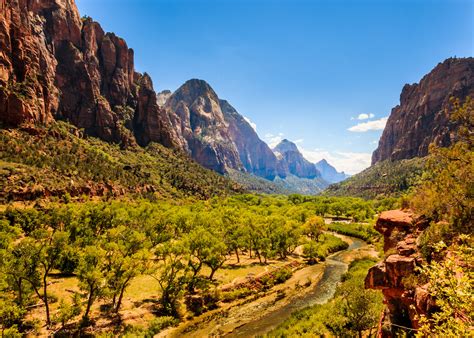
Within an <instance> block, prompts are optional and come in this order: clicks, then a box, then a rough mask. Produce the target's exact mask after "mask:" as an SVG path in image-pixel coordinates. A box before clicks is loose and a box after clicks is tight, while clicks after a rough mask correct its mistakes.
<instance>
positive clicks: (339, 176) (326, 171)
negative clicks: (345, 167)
mask: <svg viewBox="0 0 474 338" xmlns="http://www.w3.org/2000/svg"><path fill="white" fill-rule="evenodd" d="M315 165H316V169H318V170H319V172H320V173H321V176H322V178H324V180H326V181H327V182H329V183H337V182H341V181H344V180H345V179H346V178H349V177H350V175H347V174H346V173H344V172H338V171H337V170H336V168H334V167H333V166H332V165H330V164H329V163H328V161H326V160H325V159H322V160H321V161H319V162H317V163H316V164H315Z"/></svg>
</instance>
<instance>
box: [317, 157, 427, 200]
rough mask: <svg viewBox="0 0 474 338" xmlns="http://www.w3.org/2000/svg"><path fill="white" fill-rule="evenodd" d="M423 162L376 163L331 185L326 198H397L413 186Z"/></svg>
mask: <svg viewBox="0 0 474 338" xmlns="http://www.w3.org/2000/svg"><path fill="white" fill-rule="evenodd" d="M424 163H425V159H424V158H417V157H416V158H412V159H408V160H400V161H393V162H391V161H383V162H378V163H376V164H374V165H372V166H370V167H369V168H367V169H365V170H364V171H362V172H360V173H358V174H356V175H354V176H351V177H349V178H348V179H346V180H345V181H342V182H339V183H336V184H331V185H330V186H329V187H327V189H326V190H325V191H324V194H325V195H329V196H357V197H362V198H367V199H372V198H377V197H390V196H399V195H400V194H402V193H403V192H406V191H407V190H408V189H409V188H410V187H411V186H413V185H414V184H416V182H417V181H418V180H419V178H420V177H421V175H422V173H423V169H424Z"/></svg>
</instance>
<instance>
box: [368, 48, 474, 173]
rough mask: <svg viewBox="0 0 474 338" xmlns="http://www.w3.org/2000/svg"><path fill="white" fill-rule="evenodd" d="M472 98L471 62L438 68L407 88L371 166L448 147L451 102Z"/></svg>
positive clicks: (449, 61)
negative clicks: (432, 146) (433, 146)
mask: <svg viewBox="0 0 474 338" xmlns="http://www.w3.org/2000/svg"><path fill="white" fill-rule="evenodd" d="M466 96H471V97H473V96H474V58H472V57H471V58H459V59H457V58H451V59H447V60H446V61H444V62H443V63H440V64H438V65H437V66H436V67H435V68H434V69H433V70H432V71H431V72H430V73H429V74H427V75H426V76H424V77H423V78H422V79H421V81H420V83H418V84H417V83H415V84H412V85H409V84H406V85H405V86H404V87H403V90H402V93H401V95H400V105H398V106H396V107H395V108H393V109H392V112H391V114H390V117H389V118H388V121H387V125H386V126H385V129H384V131H383V134H382V137H381V138H380V141H379V145H378V148H377V149H376V150H375V151H374V153H373V155H372V164H375V163H377V162H380V161H384V160H387V159H388V160H401V159H408V158H413V157H422V156H426V155H427V154H428V147H429V145H430V143H433V142H434V143H435V144H437V145H438V146H443V147H444V146H449V145H450V143H451V142H452V138H453V135H452V133H453V131H454V130H455V129H456V125H455V124H452V123H451V122H450V120H449V111H450V98H451V97H457V98H460V99H464V98H465V97H466Z"/></svg>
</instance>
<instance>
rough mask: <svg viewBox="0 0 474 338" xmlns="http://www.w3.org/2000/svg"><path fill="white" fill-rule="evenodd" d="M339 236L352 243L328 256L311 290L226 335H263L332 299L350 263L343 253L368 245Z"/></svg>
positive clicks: (361, 241)
mask: <svg viewBox="0 0 474 338" xmlns="http://www.w3.org/2000/svg"><path fill="white" fill-rule="evenodd" d="M337 236H338V237H340V238H341V239H343V240H346V241H347V242H349V243H351V244H350V245H349V247H348V248H347V249H346V250H342V251H338V252H337V253H335V254H333V255H331V256H328V257H327V258H326V263H325V269H324V273H323V276H322V278H321V280H320V281H319V282H318V283H317V284H315V286H314V287H313V289H312V290H311V291H310V292H308V293H305V294H304V296H302V297H301V298H297V299H295V300H294V301H292V302H291V303H289V304H287V305H285V306H283V307H281V308H279V309H278V310H276V311H273V312H269V313H267V314H266V315H265V316H263V317H261V318H259V319H258V320H255V321H252V322H248V323H246V324H244V325H242V326H240V327H238V328H236V329H235V330H234V331H233V332H232V333H230V334H228V335H226V337H255V336H258V335H263V334H265V333H267V332H269V331H271V330H272V329H274V328H276V327H277V326H278V325H279V324H280V323H282V322H283V321H285V320H286V319H287V318H289V317H290V315H291V314H292V313H293V312H295V311H297V310H300V309H303V308H306V307H308V306H312V305H315V304H323V303H326V302H327V301H328V300H329V299H331V298H332V297H333V296H334V293H335V292H336V286H337V284H338V283H339V281H340V280H341V278H342V275H343V274H344V273H345V272H346V271H347V268H348V264H346V263H344V261H343V255H344V254H345V253H346V252H347V251H352V250H356V249H359V248H361V247H363V246H366V245H367V243H366V242H364V241H363V240H361V239H358V238H354V237H349V236H344V235H339V234H338V235H337Z"/></svg>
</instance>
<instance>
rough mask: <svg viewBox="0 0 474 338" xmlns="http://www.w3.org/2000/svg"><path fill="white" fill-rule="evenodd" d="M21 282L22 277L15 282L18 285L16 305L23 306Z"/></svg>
mask: <svg viewBox="0 0 474 338" xmlns="http://www.w3.org/2000/svg"><path fill="white" fill-rule="evenodd" d="M22 282H23V279H22V278H20V279H18V283H17V285H18V305H20V307H21V306H23V285H22V284H23V283H22Z"/></svg>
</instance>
